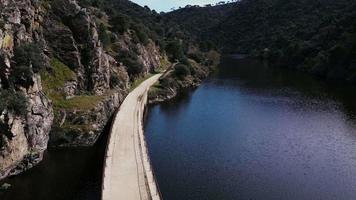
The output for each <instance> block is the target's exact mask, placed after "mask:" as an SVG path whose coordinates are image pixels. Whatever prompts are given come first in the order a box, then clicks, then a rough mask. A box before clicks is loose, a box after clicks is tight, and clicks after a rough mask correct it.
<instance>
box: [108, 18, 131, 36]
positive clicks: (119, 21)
mask: <svg viewBox="0 0 356 200" xmlns="http://www.w3.org/2000/svg"><path fill="white" fill-rule="evenodd" d="M110 22H111V24H112V25H113V27H112V30H113V31H114V32H118V33H120V34H123V33H125V32H126V31H127V30H128V29H129V27H130V18H129V17H127V16H126V15H123V14H117V15H116V16H115V17H113V18H112V19H111V20H110Z"/></svg>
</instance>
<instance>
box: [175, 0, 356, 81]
mask: <svg viewBox="0 0 356 200" xmlns="http://www.w3.org/2000/svg"><path fill="white" fill-rule="evenodd" d="M231 5H232V6H233V8H228V9H225V10H226V12H228V13H229V14H228V15H227V16H226V17H223V18H220V19H219V20H220V22H218V23H215V24H214V26H213V27H211V26H210V27H209V30H206V27H207V26H209V24H211V22H210V21H209V20H207V21H206V23H204V21H201V20H197V21H199V23H195V19H194V18H191V19H190V20H188V19H186V20H185V21H193V22H192V24H194V26H195V29H197V30H195V31H194V30H193V31H192V33H196V32H202V34H203V35H204V38H205V39H206V40H208V41H213V42H214V43H215V44H216V45H217V46H218V47H219V48H221V49H222V50H223V51H225V52H230V53H231V52H233V53H248V54H251V55H255V56H261V57H264V58H268V59H269V60H270V61H272V62H273V63H276V64H279V65H282V66H287V67H292V68H297V69H300V70H303V71H307V72H310V73H313V74H316V75H318V76H321V77H326V78H331V79H342V80H348V81H350V82H356V79H355V78H356V71H355V68H356V67H355V63H356V62H355V57H356V50H355V49H356V42H355V41H356V22H355V20H354V19H355V18H356V11H355V10H356V9H355V8H356V3H355V1H352V0H340V1H332V0H317V1H313V0H296V1H284V0H241V1H240V2H238V3H234V4H231ZM231 9H232V10H233V11H231ZM174 13H175V15H174V17H175V18H176V19H179V18H180V17H184V16H186V15H188V14H189V11H187V10H181V11H175V12H174ZM196 13H197V14H196V15H199V14H200V15H202V16H204V15H206V14H207V13H209V12H208V11H207V9H206V8H200V9H198V10H197V11H196ZM213 17H214V15H213ZM180 24H181V25H182V26H183V27H188V28H186V30H189V26H187V25H185V22H181V23H180Z"/></svg>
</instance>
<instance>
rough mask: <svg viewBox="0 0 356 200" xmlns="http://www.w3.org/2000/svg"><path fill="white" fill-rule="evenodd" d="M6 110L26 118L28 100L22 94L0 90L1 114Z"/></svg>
mask: <svg viewBox="0 0 356 200" xmlns="http://www.w3.org/2000/svg"><path fill="white" fill-rule="evenodd" d="M4 109H8V110H9V111H12V112H14V113H15V114H16V115H20V116H25V115H26V113H27V99H26V97H25V95H24V94H23V93H21V92H17V91H13V90H0V112H1V111H3V110H4Z"/></svg>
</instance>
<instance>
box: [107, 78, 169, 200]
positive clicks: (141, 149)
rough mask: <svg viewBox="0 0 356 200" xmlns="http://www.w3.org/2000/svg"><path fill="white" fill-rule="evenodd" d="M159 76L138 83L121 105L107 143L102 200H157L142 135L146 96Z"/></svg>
mask: <svg viewBox="0 0 356 200" xmlns="http://www.w3.org/2000/svg"><path fill="white" fill-rule="evenodd" d="M161 75H162V74H157V75H154V76H152V77H151V78H149V79H147V80H146V81H144V82H143V83H141V84H140V85H139V86H138V87H137V88H136V89H135V90H133V91H132V92H131V93H130V94H129V95H128V96H127V97H126V99H125V101H124V102H123V103H122V105H121V107H120V110H119V111H118V113H117V114H116V116H115V119H114V123H113V125H112V130H111V133H110V138H109V142H108V147H107V152H106V158H105V166H104V174H103V187H102V200H151V199H152V200H160V199H161V196H160V193H159V190H158V187H157V184H156V181H155V178H154V175H153V172H152V169H151V164H150V160H149V157H148V153H147V147H146V142H145V138H144V133H143V126H142V119H143V114H144V108H145V105H146V103H147V93H148V90H149V88H150V86H152V85H153V84H154V83H155V82H156V81H157V80H158V79H159V78H160V77H161Z"/></svg>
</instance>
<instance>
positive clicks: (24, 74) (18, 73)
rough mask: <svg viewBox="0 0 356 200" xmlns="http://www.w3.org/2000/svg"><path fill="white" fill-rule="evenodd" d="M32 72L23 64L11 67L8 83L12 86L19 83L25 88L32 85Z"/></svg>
mask: <svg viewBox="0 0 356 200" xmlns="http://www.w3.org/2000/svg"><path fill="white" fill-rule="evenodd" d="M32 76H33V72H32V70H31V69H30V67H28V66H24V65H16V66H14V67H13V69H12V72H11V74H10V77H9V79H10V82H11V83H10V84H12V85H11V86H12V87H15V85H21V86H24V87H26V88H28V87H29V86H31V85H33V80H32Z"/></svg>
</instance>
